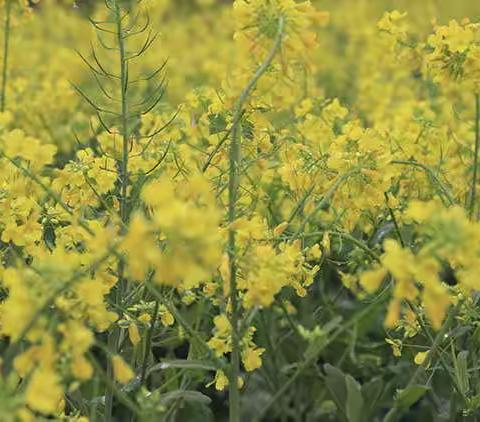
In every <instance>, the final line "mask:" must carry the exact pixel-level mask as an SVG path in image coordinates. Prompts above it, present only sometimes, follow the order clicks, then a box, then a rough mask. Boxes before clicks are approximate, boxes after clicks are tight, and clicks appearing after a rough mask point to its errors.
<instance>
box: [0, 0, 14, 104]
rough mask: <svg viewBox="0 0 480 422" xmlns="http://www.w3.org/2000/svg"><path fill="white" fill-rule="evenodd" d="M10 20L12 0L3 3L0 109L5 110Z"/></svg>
mask: <svg viewBox="0 0 480 422" xmlns="http://www.w3.org/2000/svg"><path fill="white" fill-rule="evenodd" d="M11 20H12V0H6V3H5V26H4V29H3V31H4V32H3V62H2V93H1V96H0V111H1V112H2V113H3V112H4V111H5V104H6V100H7V93H6V90H7V79H8V54H9V50H10V29H11Z"/></svg>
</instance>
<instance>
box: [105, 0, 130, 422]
mask: <svg viewBox="0 0 480 422" xmlns="http://www.w3.org/2000/svg"><path fill="white" fill-rule="evenodd" d="M113 10H114V14H115V24H116V37H117V44H118V50H119V66H120V98H121V111H120V124H121V135H122V141H123V142H122V157H121V159H120V160H119V163H118V180H119V185H120V212H119V213H120V219H121V222H122V230H123V231H124V230H125V227H126V224H127V222H128V197H127V188H128V178H129V175H128V154H129V139H130V134H129V129H128V74H127V73H128V72H127V60H126V54H125V36H124V30H123V26H122V16H121V9H120V6H119V4H118V0H114V2H113ZM124 274H125V263H124V261H123V259H122V258H119V262H118V283H117V287H116V294H115V298H114V300H115V303H116V304H117V305H118V304H120V303H121V302H122V299H123V296H124V293H125V289H126V280H125V276H124ZM119 339H120V332H119V330H118V328H116V327H114V328H113V329H112V330H111V331H110V333H109V337H108V347H109V350H110V351H111V352H112V354H115V353H117V352H118V348H119ZM107 376H108V377H112V376H113V368H112V363H111V362H110V360H109V361H108V365H107ZM113 399H114V389H113V388H112V385H107V391H106V393H105V420H106V421H111V420H112V410H113Z"/></svg>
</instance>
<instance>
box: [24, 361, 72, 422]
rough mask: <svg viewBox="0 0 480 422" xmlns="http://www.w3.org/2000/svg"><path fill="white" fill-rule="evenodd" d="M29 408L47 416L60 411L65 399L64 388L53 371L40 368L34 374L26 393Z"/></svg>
mask: <svg viewBox="0 0 480 422" xmlns="http://www.w3.org/2000/svg"><path fill="white" fill-rule="evenodd" d="M25 398H26V402H27V404H28V406H29V407H30V408H31V409H33V410H36V411H38V412H40V413H43V414H45V415H51V414H53V413H55V412H56V411H57V410H58V407H59V405H60V402H61V400H62V398H63V388H62V386H61V384H60V379H59V377H58V375H57V374H56V373H55V371H53V370H52V369H48V368H43V367H40V368H38V369H36V370H35V372H34V373H33V375H32V377H31V379H30V382H29V383H28V386H27V390H26V392H25Z"/></svg>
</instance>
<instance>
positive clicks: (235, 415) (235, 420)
mask: <svg viewBox="0 0 480 422" xmlns="http://www.w3.org/2000/svg"><path fill="white" fill-rule="evenodd" d="M283 27H284V19H283V17H280V20H279V23H278V33H277V36H276V39H275V43H274V45H273V47H272V49H271V50H270V53H269V54H268V56H267V58H266V59H265V61H264V62H263V63H262V64H261V65H260V66H259V67H258V69H257V71H256V72H255V74H254V75H253V77H252V79H251V80H250V81H249V83H248V84H247V86H246V87H245V88H244V90H243V91H242V93H241V95H240V97H239V99H238V101H237V104H236V106H235V112H234V118H233V124H232V136H231V142H230V151H229V163H230V168H229V181H228V222H229V229H228V260H229V268H230V305H231V315H230V323H231V326H232V354H231V364H230V371H229V420H230V422H240V390H239V387H238V377H239V374H240V331H239V330H240V327H239V321H240V306H239V300H238V299H239V298H238V290H237V254H236V249H237V246H236V230H235V228H234V227H233V222H234V221H235V219H236V218H237V199H238V187H239V165H240V162H241V131H242V130H241V124H240V120H241V116H242V114H243V107H244V105H245V103H246V102H247V100H248V97H249V96H250V94H251V92H252V90H253V89H254V88H255V86H256V85H257V82H258V80H259V79H260V78H261V77H262V76H263V74H264V73H265V72H266V71H267V69H268V67H269V66H270V64H271V63H272V61H273V59H274V58H275V55H276V54H277V52H278V50H279V48H280V46H281V43H282V38H283Z"/></svg>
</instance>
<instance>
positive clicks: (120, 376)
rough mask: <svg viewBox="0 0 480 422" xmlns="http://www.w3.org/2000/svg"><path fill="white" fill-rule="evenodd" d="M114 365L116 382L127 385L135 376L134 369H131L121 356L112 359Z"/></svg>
mask: <svg viewBox="0 0 480 422" xmlns="http://www.w3.org/2000/svg"><path fill="white" fill-rule="evenodd" d="M112 365H113V375H114V377H115V380H116V381H118V382H119V383H121V384H127V383H128V382H130V381H131V380H132V379H133V377H134V376H135V373H134V372H133V371H132V368H130V366H129V365H127V364H126V363H125V361H124V360H123V358H122V357H121V356H119V355H115V356H113V357H112Z"/></svg>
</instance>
